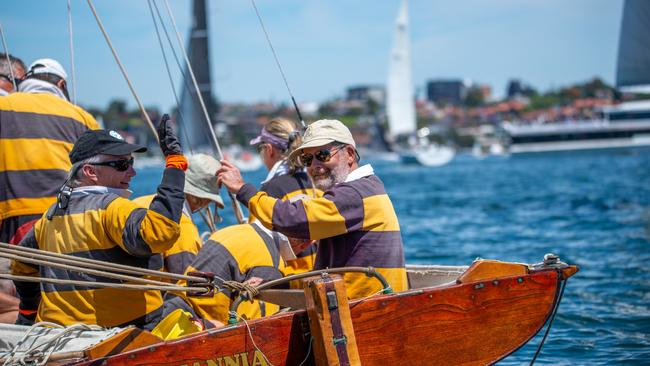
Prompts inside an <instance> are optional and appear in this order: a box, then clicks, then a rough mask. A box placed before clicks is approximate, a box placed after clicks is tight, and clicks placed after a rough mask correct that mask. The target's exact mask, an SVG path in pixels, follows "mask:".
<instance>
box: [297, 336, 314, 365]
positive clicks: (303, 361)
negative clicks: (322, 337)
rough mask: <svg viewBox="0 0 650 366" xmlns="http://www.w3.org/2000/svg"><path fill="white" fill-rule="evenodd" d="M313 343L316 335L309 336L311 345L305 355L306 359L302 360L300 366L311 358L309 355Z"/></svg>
mask: <svg viewBox="0 0 650 366" xmlns="http://www.w3.org/2000/svg"><path fill="white" fill-rule="evenodd" d="M312 343H314V337H312V336H309V347H308V348H307V354H306V355H305V359H304V360H302V362H301V363H300V365H298V366H302V365H304V364H305V362H307V359H309V355H310V354H311V345H312Z"/></svg>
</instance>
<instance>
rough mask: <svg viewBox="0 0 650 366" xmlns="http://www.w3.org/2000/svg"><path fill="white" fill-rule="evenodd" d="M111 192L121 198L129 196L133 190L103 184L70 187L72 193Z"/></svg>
mask: <svg viewBox="0 0 650 366" xmlns="http://www.w3.org/2000/svg"><path fill="white" fill-rule="evenodd" d="M106 193H113V194H116V195H118V196H120V197H123V198H129V197H130V196H131V194H133V191H131V190H128V189H122V188H110V187H104V186H83V187H77V188H73V189H72V194H74V195H90V194H106Z"/></svg>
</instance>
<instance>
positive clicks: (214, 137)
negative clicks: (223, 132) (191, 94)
mask: <svg viewBox="0 0 650 366" xmlns="http://www.w3.org/2000/svg"><path fill="white" fill-rule="evenodd" d="M165 7H166V9H167V15H168V16H169V19H171V22H172V25H173V26H174V31H175V32H176V40H177V42H178V45H179V48H180V49H181V50H182V51H183V52H182V54H183V58H184V59H185V65H186V66H187V71H188V72H189V74H190V77H191V79H192V84H193V85H194V90H195V91H196V96H197V98H198V99H199V104H201V110H202V111H203V116H204V117H205V122H206V123H207V124H208V127H209V130H210V135H211V136H210V137H211V138H212V140H211V141H212V144H213V146H214V148H215V149H216V152H217V155H218V156H219V159H223V153H222V151H221V146H220V145H219V140H217V135H216V134H215V132H214V128H213V127H212V120H211V119H210V115H209V113H208V108H207V107H206V106H205V102H204V100H203V95H202V94H201V89H200V88H199V83H198V82H197V81H196V76H195V75H194V70H193V68H192V64H191V63H190V59H189V58H188V56H187V50H186V49H185V45H183V40H182V39H181V35H180V33H179V31H178V27H177V26H176V19H175V18H174V14H173V13H172V11H171V8H170V7H169V2H168V1H167V0H165Z"/></svg>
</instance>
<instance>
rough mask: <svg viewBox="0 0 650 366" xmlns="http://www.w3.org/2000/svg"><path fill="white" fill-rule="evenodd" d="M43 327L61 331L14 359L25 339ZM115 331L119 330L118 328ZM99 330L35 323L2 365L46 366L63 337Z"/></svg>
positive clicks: (91, 327)
mask: <svg viewBox="0 0 650 366" xmlns="http://www.w3.org/2000/svg"><path fill="white" fill-rule="evenodd" d="M44 326H47V327H53V328H58V329H63V330H62V331H61V332H60V333H59V334H57V335H55V336H53V337H51V338H50V339H48V340H46V341H44V342H41V343H36V344H34V345H32V346H31V347H29V348H27V349H26V350H24V351H22V352H21V353H22V355H20V356H18V357H15V355H16V353H18V352H19V351H20V347H21V346H22V345H23V344H24V343H25V342H26V341H27V339H28V338H29V337H30V336H32V333H33V332H34V331H35V330H37V329H38V328H41V327H44ZM116 329H118V330H119V328H116ZM101 330H105V329H104V328H102V327H99V326H96V325H87V324H74V325H71V326H69V327H62V326H61V325H58V324H55V323H50V322H39V323H36V324H34V325H32V326H31V327H30V328H29V329H28V330H27V332H26V333H25V335H24V336H23V338H22V339H21V340H20V341H19V342H17V343H16V346H15V347H14V348H13V349H12V350H11V352H10V353H9V354H8V356H6V358H5V362H4V364H3V365H12V364H16V363H18V364H20V365H45V364H47V362H48V360H49V359H50V357H51V356H52V353H54V351H55V350H56V349H57V348H58V347H59V345H60V344H61V343H62V342H64V341H66V340H67V339H64V337H66V336H70V337H73V335H72V333H73V332H75V331H80V332H83V331H101ZM39 336H40V335H39V334H37V335H35V337H39ZM41 348H42V350H41ZM45 351H47V352H45Z"/></svg>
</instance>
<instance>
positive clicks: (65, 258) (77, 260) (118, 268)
mask: <svg viewBox="0 0 650 366" xmlns="http://www.w3.org/2000/svg"><path fill="white" fill-rule="evenodd" d="M2 251H4V252H6V253H13V254H18V253H19V252H23V253H29V254H35V255H42V256H44V257H50V258H49V260H50V261H52V262H56V263H66V264H73V265H75V264H82V263H83V264H84V265H85V266H88V267H89V268H95V269H102V270H110V271H113V272H121V273H129V274H134V275H141V276H145V275H148V276H154V277H158V278H166V279H170V280H185V281H194V282H200V281H205V278H203V277H197V276H188V275H180V274H177V273H170V272H161V271H156V270H152V269H146V268H137V267H131V266H127V265H123V264H117V263H111V262H103V261H98V260H94V259H90V258H81V257H75V256H72V255H68V254H61V253H54V252H48V251H45V250H40V249H33V248H26V247H23V246H20V245H12V244H7V243H2V242H0V252H2Z"/></svg>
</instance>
